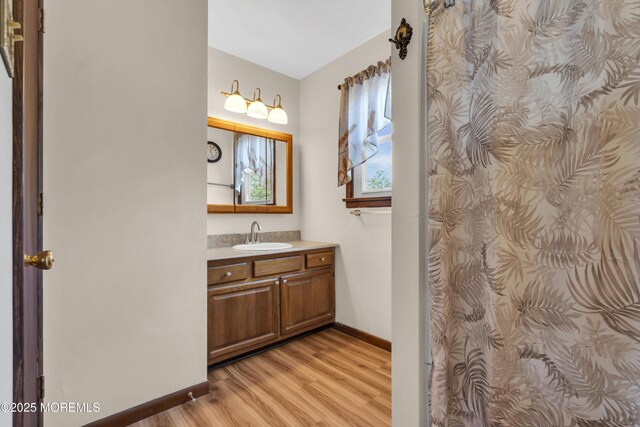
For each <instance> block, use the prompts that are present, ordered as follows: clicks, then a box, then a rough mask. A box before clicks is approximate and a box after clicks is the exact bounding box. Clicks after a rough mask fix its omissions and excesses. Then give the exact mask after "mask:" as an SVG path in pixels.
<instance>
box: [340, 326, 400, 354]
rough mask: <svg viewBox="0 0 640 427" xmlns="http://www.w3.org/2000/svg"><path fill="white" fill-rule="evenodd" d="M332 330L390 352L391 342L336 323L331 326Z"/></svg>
mask: <svg viewBox="0 0 640 427" xmlns="http://www.w3.org/2000/svg"><path fill="white" fill-rule="evenodd" d="M333 329H335V330H336V331H340V332H342V333H343V334H347V335H351V336H352V337H354V338H357V339H359V340H360V341H364V342H366V343H369V344H371V345H374V346H376V347H379V348H381V349H383V350H387V351H388V352H391V341H387V340H385V339H382V338H380V337H376V336H375V335H371V334H368V333H366V332H363V331H361V330H359V329H356V328H352V327H351V326H347V325H344V324H342V323H338V322H335V323H334V324H333Z"/></svg>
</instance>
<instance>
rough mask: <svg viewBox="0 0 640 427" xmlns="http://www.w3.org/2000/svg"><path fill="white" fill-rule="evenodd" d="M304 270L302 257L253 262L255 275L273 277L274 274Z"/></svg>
mask: <svg viewBox="0 0 640 427" xmlns="http://www.w3.org/2000/svg"><path fill="white" fill-rule="evenodd" d="M301 268H302V256H300V255H296V256H288V257H285V258H274V259H263V260H260V261H254V262H253V275H254V276H256V277H260V276H271V275H274V274H280V273H286V272H288V271H297V270H300V269H301Z"/></svg>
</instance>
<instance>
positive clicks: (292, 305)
mask: <svg viewBox="0 0 640 427" xmlns="http://www.w3.org/2000/svg"><path fill="white" fill-rule="evenodd" d="M334 318H335V286H334V278H333V270H332V269H331V268H324V269H319V270H317V271H313V272H309V273H299V274H291V275H288V276H283V277H282V284H281V286H280V332H281V334H282V335H283V336H285V335H290V334H296V333H299V332H303V331H306V330H309V329H313V328H316V327H318V326H321V325H324V324H327V323H331V322H333V320H334Z"/></svg>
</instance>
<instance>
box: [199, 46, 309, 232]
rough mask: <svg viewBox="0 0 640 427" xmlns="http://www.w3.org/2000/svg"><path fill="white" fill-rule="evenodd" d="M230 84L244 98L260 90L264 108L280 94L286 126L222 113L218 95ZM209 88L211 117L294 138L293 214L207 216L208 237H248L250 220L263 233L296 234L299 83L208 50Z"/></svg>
mask: <svg viewBox="0 0 640 427" xmlns="http://www.w3.org/2000/svg"><path fill="white" fill-rule="evenodd" d="M233 80H238V81H239V82H240V92H241V93H242V95H243V96H244V97H245V98H249V99H251V98H252V97H253V90H254V89H255V88H257V87H259V88H260V89H261V91H262V100H263V101H264V102H265V104H270V105H271V104H272V103H273V99H274V98H275V96H276V95H277V94H280V96H281V97H282V107H283V108H284V109H285V111H286V112H287V116H288V118H289V123H288V124H287V125H277V124H273V123H270V122H268V121H266V120H259V119H253V118H251V117H249V116H247V115H246V114H238V113H232V112H229V111H227V110H225V109H224V101H225V98H224V97H223V96H222V95H220V92H221V91H225V92H229V90H230V89H231V82H232V81H233ZM208 88H209V89H208V111H209V115H210V116H212V117H216V118H218V119H224V120H231V121H234V122H237V123H243V124H246V125H251V126H257V127H261V128H265V129H271V130H275V131H278V132H286V133H290V134H292V135H293V214H268V215H267V214H261V215H256V214H214V215H209V216H208V220H207V232H208V233H207V234H227V233H248V232H249V227H250V225H251V222H252V221H253V220H258V221H260V223H261V224H262V226H263V228H262V230H263V231H285V230H299V229H300V176H301V169H300V161H299V159H300V151H301V145H302V141H301V139H300V137H299V134H298V124H299V120H300V119H299V110H300V109H299V104H298V101H299V81H298V80H296V79H293V78H291V77H288V76H285V75H284V74H280V73H277V72H275V71H272V70H269V69H267V68H264V67H261V66H259V65H257V64H254V63H252V62H248V61H245V60H244V59H240V58H238V57H235V56H233V55H229V54H228V53H225V52H222V51H220V50H217V49H214V48H211V47H210V48H209V78H208ZM203 150H204V148H203ZM224 155H227V156H229V155H231V153H223V156H224Z"/></svg>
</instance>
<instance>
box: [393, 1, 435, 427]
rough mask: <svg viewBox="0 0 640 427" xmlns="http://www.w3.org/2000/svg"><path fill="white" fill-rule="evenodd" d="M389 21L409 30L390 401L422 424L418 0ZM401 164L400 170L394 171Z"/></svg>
mask: <svg viewBox="0 0 640 427" xmlns="http://www.w3.org/2000/svg"><path fill="white" fill-rule="evenodd" d="M392 17H393V18H392V22H394V23H400V20H401V19H402V18H406V19H407V22H409V24H410V25H411V26H412V27H413V38H412V40H411V44H410V45H409V49H408V50H409V52H408V54H407V57H406V59H405V60H404V61H400V60H398V59H397V58H398V57H397V54H395V53H394V56H393V72H392V79H393V164H394V168H393V225H392V228H393V233H392V234H393V244H392V253H393V255H392V260H393V262H392V271H393V274H392V278H393V288H392V312H393V320H392V324H393V335H392V336H393V353H392V371H393V375H392V389H393V393H392V399H393V410H392V413H393V425H394V426H407V427H413V426H425V425H427V424H426V417H425V413H426V407H427V396H426V393H425V384H426V375H425V371H426V369H425V368H426V366H425V341H426V339H425V334H426V328H427V321H426V305H427V304H426V301H427V289H426V288H427V283H426V275H425V269H426V268H425V263H426V258H427V255H426V245H425V241H426V209H425V206H426V188H425V187H426V144H425V138H424V132H423V128H424V105H423V100H424V90H425V87H424V86H425V85H424V75H423V70H424V68H425V67H424V59H423V55H422V49H423V42H422V36H423V17H424V8H423V1H422V0H393V2H392ZM399 165H401V167H398V166H399Z"/></svg>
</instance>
